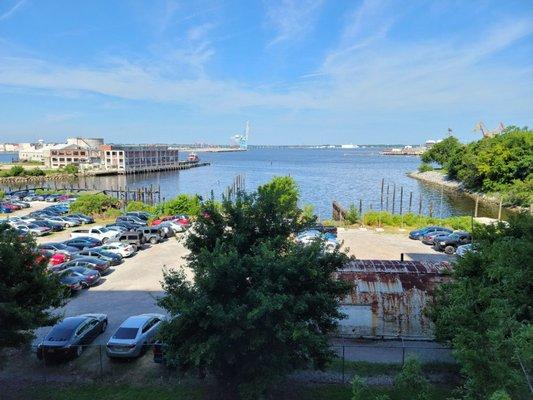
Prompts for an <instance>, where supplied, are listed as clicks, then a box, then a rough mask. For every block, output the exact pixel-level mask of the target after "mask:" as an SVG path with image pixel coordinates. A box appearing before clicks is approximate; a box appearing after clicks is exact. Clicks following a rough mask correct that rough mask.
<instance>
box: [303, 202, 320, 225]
mask: <svg viewBox="0 0 533 400" xmlns="http://www.w3.org/2000/svg"><path fill="white" fill-rule="evenodd" d="M316 219H317V217H316V215H315V207H314V206H313V205H312V204H305V205H304V206H303V207H302V213H301V214H300V222H301V223H302V224H305V225H311V224H314V223H315V222H316Z"/></svg>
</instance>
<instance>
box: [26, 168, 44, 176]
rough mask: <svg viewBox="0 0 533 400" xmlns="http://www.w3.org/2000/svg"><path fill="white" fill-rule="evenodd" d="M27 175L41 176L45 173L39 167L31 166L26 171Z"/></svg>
mask: <svg viewBox="0 0 533 400" xmlns="http://www.w3.org/2000/svg"><path fill="white" fill-rule="evenodd" d="M26 175H27V176H43V175H46V174H45V173H44V171H43V170H42V169H40V168H33V169H29V170H27V171H26Z"/></svg>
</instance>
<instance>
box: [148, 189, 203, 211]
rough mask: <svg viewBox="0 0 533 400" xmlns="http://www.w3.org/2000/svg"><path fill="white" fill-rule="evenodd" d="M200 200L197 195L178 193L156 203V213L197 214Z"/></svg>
mask: <svg viewBox="0 0 533 400" xmlns="http://www.w3.org/2000/svg"><path fill="white" fill-rule="evenodd" d="M200 202H201V199H200V197H199V196H196V195H195V196H191V195H188V194H180V195H179V196H177V197H174V198H173V199H170V200H168V201H166V202H164V203H162V204H160V205H158V207H157V209H156V213H157V214H163V215H175V214H189V215H198V213H199V212H200Z"/></svg>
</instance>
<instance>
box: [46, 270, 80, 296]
mask: <svg viewBox="0 0 533 400" xmlns="http://www.w3.org/2000/svg"><path fill="white" fill-rule="evenodd" d="M51 271H52V272H58V271H61V269H53V268H52V269H51ZM59 282H60V283H61V284H62V285H63V286H65V287H67V288H68V289H70V294H73V293H74V292H78V291H80V290H81V289H83V286H82V282H83V279H82V278H81V277H80V276H77V275H74V274H64V275H60V276H59Z"/></svg>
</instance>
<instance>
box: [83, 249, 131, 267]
mask: <svg viewBox="0 0 533 400" xmlns="http://www.w3.org/2000/svg"><path fill="white" fill-rule="evenodd" d="M77 256H79V257H94V258H98V259H100V260H104V261H107V262H109V265H119V264H120V263H121V262H122V257H121V256H120V255H118V254H115V253H111V252H110V251H105V250H97V249H86V250H82V251H80V252H79V253H78V254H77Z"/></svg>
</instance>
